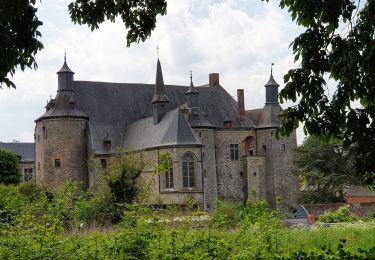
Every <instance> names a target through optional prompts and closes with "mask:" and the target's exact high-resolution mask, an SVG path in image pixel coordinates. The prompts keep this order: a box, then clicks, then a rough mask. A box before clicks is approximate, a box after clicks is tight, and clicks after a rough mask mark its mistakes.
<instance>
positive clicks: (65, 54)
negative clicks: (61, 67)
mask: <svg viewBox="0 0 375 260" xmlns="http://www.w3.org/2000/svg"><path fill="white" fill-rule="evenodd" d="M64 62H66V49H65V50H64Z"/></svg>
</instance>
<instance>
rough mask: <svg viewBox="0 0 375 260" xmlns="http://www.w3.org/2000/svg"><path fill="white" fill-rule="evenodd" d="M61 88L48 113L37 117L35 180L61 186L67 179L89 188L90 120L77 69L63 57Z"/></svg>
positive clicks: (47, 108)
mask: <svg viewBox="0 0 375 260" xmlns="http://www.w3.org/2000/svg"><path fill="white" fill-rule="evenodd" d="M57 75H58V90H57V94H56V97H55V98H54V99H51V100H50V101H49V102H48V104H47V106H46V112H45V113H44V114H43V115H42V116H41V117H39V118H38V119H37V120H35V123H36V126H35V168H36V181H37V182H39V183H41V184H43V185H48V186H58V185H61V184H62V183H64V182H65V181H67V180H73V181H77V182H78V183H79V184H80V185H81V187H82V188H87V187H88V173H87V123H88V117H87V116H86V115H85V113H84V112H83V111H82V110H81V109H80V104H79V100H77V98H76V95H75V91H74V78H73V75H74V72H73V71H71V70H70V68H69V67H68V65H67V63H66V57H65V58H64V64H63V66H62V68H61V69H60V70H59V71H58V72H57Z"/></svg>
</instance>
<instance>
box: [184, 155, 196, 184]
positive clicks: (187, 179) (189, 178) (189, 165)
mask: <svg viewBox="0 0 375 260" xmlns="http://www.w3.org/2000/svg"><path fill="white" fill-rule="evenodd" d="M194 164H195V163H194V157H193V156H192V155H191V154H186V155H185V156H184V157H183V158H182V182H183V186H184V188H193V187H194V186H195V175H194Z"/></svg>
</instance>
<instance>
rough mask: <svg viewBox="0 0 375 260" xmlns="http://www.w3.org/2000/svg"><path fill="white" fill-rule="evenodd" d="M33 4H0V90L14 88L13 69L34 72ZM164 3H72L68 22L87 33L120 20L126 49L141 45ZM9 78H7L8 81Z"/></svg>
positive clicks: (27, 0) (37, 46) (28, 0)
mask: <svg viewBox="0 0 375 260" xmlns="http://www.w3.org/2000/svg"><path fill="white" fill-rule="evenodd" d="M35 3H36V0H12V1H8V0H0V88H1V86H2V85H3V84H5V85H6V86H7V87H13V88H15V87H16V86H15V84H14V83H13V82H12V80H11V79H10V77H13V75H14V73H15V71H16V69H17V68H20V69H21V70H22V71H24V70H25V68H34V69H36V68H37V63H36V61H35V55H36V54H37V53H38V52H39V51H40V50H42V48H43V44H42V43H41V42H40V41H39V38H40V37H41V33H40V32H39V30H38V29H39V27H40V26H41V25H42V24H43V23H42V21H40V20H39V19H38V17H37V15H36V13H37V8H35ZM166 8H167V2H166V1H165V0H152V1H150V0H139V1H131V0H124V1H118V0H117V1H116V0H97V1H92V0H76V1H74V2H72V3H70V4H69V13H70V17H71V19H72V21H73V22H74V23H78V24H87V25H88V26H90V28H91V30H95V29H98V28H99V24H101V23H102V22H104V21H105V20H109V21H111V22H114V21H115V19H116V17H120V18H121V19H122V21H123V23H124V25H125V28H127V29H128V32H127V36H126V41H127V45H128V46H130V44H131V43H135V42H136V43H138V42H139V41H140V40H142V41H145V40H146V39H147V38H148V37H150V36H151V31H152V30H153V29H154V28H155V25H156V16H157V15H158V14H161V15H164V14H166V10H167V9H166ZM9 76H10V77H9Z"/></svg>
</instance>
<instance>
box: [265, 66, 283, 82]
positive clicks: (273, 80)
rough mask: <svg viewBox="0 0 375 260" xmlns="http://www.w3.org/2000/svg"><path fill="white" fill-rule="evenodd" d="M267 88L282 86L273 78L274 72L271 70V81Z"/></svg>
mask: <svg viewBox="0 0 375 260" xmlns="http://www.w3.org/2000/svg"><path fill="white" fill-rule="evenodd" d="M265 86H280V85H279V84H278V83H277V82H276V81H275V79H274V78H273V75H272V70H271V75H270V79H269V80H268V82H267V83H266V85H265Z"/></svg>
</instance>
